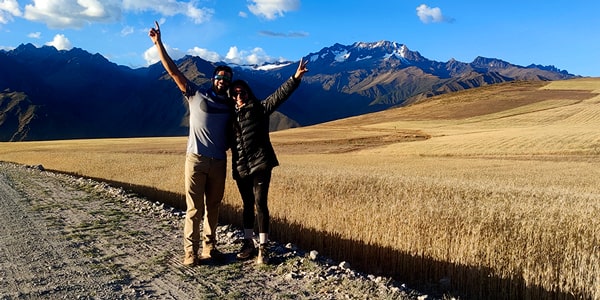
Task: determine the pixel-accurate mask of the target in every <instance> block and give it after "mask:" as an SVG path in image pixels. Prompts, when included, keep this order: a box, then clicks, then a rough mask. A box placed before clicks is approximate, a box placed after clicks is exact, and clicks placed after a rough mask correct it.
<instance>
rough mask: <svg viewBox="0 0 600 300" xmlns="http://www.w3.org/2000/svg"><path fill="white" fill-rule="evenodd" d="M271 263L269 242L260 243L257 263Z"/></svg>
mask: <svg viewBox="0 0 600 300" xmlns="http://www.w3.org/2000/svg"><path fill="white" fill-rule="evenodd" d="M268 263H269V249H268V247H267V244H260V246H259V247H258V256H257V257H256V264H258V265H266V264H268Z"/></svg>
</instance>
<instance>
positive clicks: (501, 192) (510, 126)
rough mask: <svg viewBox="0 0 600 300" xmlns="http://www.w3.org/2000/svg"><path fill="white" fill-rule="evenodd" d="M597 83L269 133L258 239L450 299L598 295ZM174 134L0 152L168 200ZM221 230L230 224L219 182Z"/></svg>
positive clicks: (178, 150)
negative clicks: (264, 220)
mask: <svg viewBox="0 0 600 300" xmlns="http://www.w3.org/2000/svg"><path fill="white" fill-rule="evenodd" d="M599 128H600V79H598V78H581V79H575V80H568V81H554V82H513V83H506V84H499V85H492V86H486V87H482V88H477V89H472V90H466V91H461V92H456V93H452V94H447V95H441V96H437V97H434V98H430V99H427V100H426V101H422V102H419V103H415V104H412V105H410V106H407V107H402V108H396V109H390V110H387V111H384V112H379V113H374V114H369V115H364V116H358V117H353V118H348V119H344V120H338V121H333V122H329V123H325V124H320V125H315V126H310V127H304V128H295V129H288V130H283V131H278V132H273V133H272V134H271V137H272V141H273V144H274V147H275V150H276V152H277V154H278V157H279V161H280V162H281V166H280V167H277V168H276V169H275V170H274V172H273V179H272V184H271V189H270V196H269V207H270V211H271V214H272V219H273V220H272V234H273V236H274V237H275V238H277V239H279V240H283V241H293V242H296V243H298V244H300V245H302V246H303V247H312V248H315V249H318V250H319V251H322V252H324V253H326V254H328V255H330V256H333V257H334V258H336V259H344V260H348V261H350V262H351V263H352V264H353V265H355V266H357V267H359V268H361V269H363V270H366V271H369V272H375V273H381V274H385V275H390V276H393V277H396V278H398V279H399V280H404V281H408V282H412V283H414V284H422V283H428V284H430V285H435V286H436V287H438V288H442V289H445V290H446V291H447V293H448V294H458V295H463V296H464V297H465V298H469V299H471V298H500V299H600V192H599V189H598V187H599V186H600V159H599V158H600V129H599ZM185 143H186V138H185V137H164V138H135V139H98V140H69V141H43V142H18V143H0V160H3V161H11V162H17V163H22V164H42V165H43V166H44V167H45V168H46V169H49V170H56V171H62V172H68V173H72V174H77V175H81V176H87V177H92V178H99V179H105V180H107V181H110V182H112V183H115V184H120V185H124V186H129V187H131V188H135V189H137V191H141V192H143V193H144V194H146V195H148V196H149V197H152V198H153V199H158V200H161V201H165V202H168V203H171V204H173V205H182V203H183V202H182V201H183V200H182V199H183V196H182V192H183V163H184V154H185V153H184V151H185ZM228 179H229V180H228V184H227V190H226V195H225V200H224V201H225V206H226V207H227V209H224V211H223V214H222V220H223V222H230V223H240V221H241V214H240V209H241V200H240V198H239V196H238V194H237V190H236V187H235V183H234V182H233V180H231V176H230V175H229V177H228Z"/></svg>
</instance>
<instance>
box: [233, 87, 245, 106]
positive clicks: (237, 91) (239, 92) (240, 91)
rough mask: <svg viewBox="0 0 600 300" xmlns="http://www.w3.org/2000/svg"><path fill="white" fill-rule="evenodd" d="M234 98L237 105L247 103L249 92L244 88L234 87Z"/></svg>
mask: <svg viewBox="0 0 600 300" xmlns="http://www.w3.org/2000/svg"><path fill="white" fill-rule="evenodd" d="M232 96H233V99H234V100H235V102H236V103H237V104H241V103H246V101H247V100H248V91H246V89H245V88H244V87H243V86H239V85H238V86H234V87H233V95H232Z"/></svg>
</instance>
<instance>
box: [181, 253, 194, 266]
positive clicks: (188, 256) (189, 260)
mask: <svg viewBox="0 0 600 300" xmlns="http://www.w3.org/2000/svg"><path fill="white" fill-rule="evenodd" d="M197 264H198V256H196V254H195V253H194V252H185V255H184V256H183V265H184V266H186V267H193V266H195V265H197Z"/></svg>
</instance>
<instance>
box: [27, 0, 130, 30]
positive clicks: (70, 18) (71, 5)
mask: <svg viewBox="0 0 600 300" xmlns="http://www.w3.org/2000/svg"><path fill="white" fill-rule="evenodd" d="M24 17H25V19H27V20H30V21H37V22H42V23H45V24H46V25H47V26H48V27H50V28H81V27H83V26H85V25H86V24H88V23H91V22H103V23H110V22H115V21H118V20H119V19H120V18H121V7H120V3H119V2H118V1H116V0H109V1H103V2H102V3H101V2H100V1H97V0H33V4H27V5H25V14H24Z"/></svg>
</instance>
